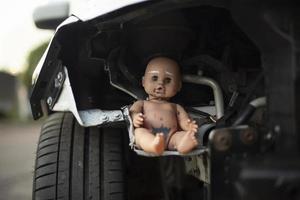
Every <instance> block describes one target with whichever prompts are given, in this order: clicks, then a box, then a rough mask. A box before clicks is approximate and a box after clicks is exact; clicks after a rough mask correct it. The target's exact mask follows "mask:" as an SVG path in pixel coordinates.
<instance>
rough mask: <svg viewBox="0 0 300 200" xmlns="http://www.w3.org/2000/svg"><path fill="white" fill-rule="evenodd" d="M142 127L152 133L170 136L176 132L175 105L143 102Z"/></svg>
mask: <svg viewBox="0 0 300 200" xmlns="http://www.w3.org/2000/svg"><path fill="white" fill-rule="evenodd" d="M143 114H144V120H145V121H144V127H145V128H147V129H149V130H151V132H152V133H154V134H155V133H164V135H165V136H167V135H170V134H172V133H174V132H176V131H177V130H178V122H177V109H176V104H173V103H169V102H154V101H144V105H143Z"/></svg>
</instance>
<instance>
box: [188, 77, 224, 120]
mask: <svg viewBox="0 0 300 200" xmlns="http://www.w3.org/2000/svg"><path fill="white" fill-rule="evenodd" d="M183 81H185V82H189V83H195V84H201V85H206V86H209V87H210V88H211V89H212V90H213V94H214V100H215V107H216V115H217V118H218V119H219V118H221V117H222V116H223V115H224V100H223V93H222V90H221V87H220V86H219V84H218V83H217V82H216V81H215V80H213V79H211V78H207V77H203V76H196V75H184V76H183Z"/></svg>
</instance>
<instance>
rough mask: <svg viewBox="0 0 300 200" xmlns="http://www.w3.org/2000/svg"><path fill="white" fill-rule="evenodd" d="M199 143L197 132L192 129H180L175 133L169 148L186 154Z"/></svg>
mask: <svg viewBox="0 0 300 200" xmlns="http://www.w3.org/2000/svg"><path fill="white" fill-rule="evenodd" d="M197 145H198V141H197V139H196V137H195V133H194V132H192V131H178V132H176V133H174V134H173V135H172V136H171V138H170V141H169V145H168V148H169V149H170V150H177V151H178V152H179V153H182V154H185V153H188V152H190V151H191V150H192V149H193V148H195V147H196V146H197Z"/></svg>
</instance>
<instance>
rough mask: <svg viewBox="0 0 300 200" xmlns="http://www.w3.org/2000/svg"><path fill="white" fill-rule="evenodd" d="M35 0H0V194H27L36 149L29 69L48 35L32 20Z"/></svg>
mask: <svg viewBox="0 0 300 200" xmlns="http://www.w3.org/2000/svg"><path fill="white" fill-rule="evenodd" d="M42 3H45V2H41V1H38V0H26V1H20V0H9V1H8V0H7V1H5V0H1V6H0V24H1V31H0V137H1V138H0V194H1V195H0V199H1V200H2V199H3V200H4V199H5V200H17V199H18V200H20V199H22V200H29V199H31V190H32V176H33V166H34V158H35V150H36V145H37V141H38V137H39V130H40V127H41V124H42V121H43V119H41V120H39V121H33V120H32V116H31V111H30V107H29V101H28V97H29V95H30V90H31V74H32V72H33V70H34V68H35V66H36V64H37V62H38V60H39V59H40V57H41V55H42V53H43V52H44V50H45V49H46V47H47V44H48V42H49V40H50V38H51V37H52V35H53V33H54V31H53V30H43V29H38V28H37V27H36V26H35V24H34V21H33V12H34V9H35V8H36V7H37V6H38V5H41V4H42Z"/></svg>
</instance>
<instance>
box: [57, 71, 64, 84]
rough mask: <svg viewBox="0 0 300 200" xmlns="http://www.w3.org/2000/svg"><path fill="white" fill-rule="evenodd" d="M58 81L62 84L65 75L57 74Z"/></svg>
mask: <svg viewBox="0 0 300 200" xmlns="http://www.w3.org/2000/svg"><path fill="white" fill-rule="evenodd" d="M57 80H58V81H59V82H61V81H62V80H63V74H62V72H59V73H58V74H57Z"/></svg>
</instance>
